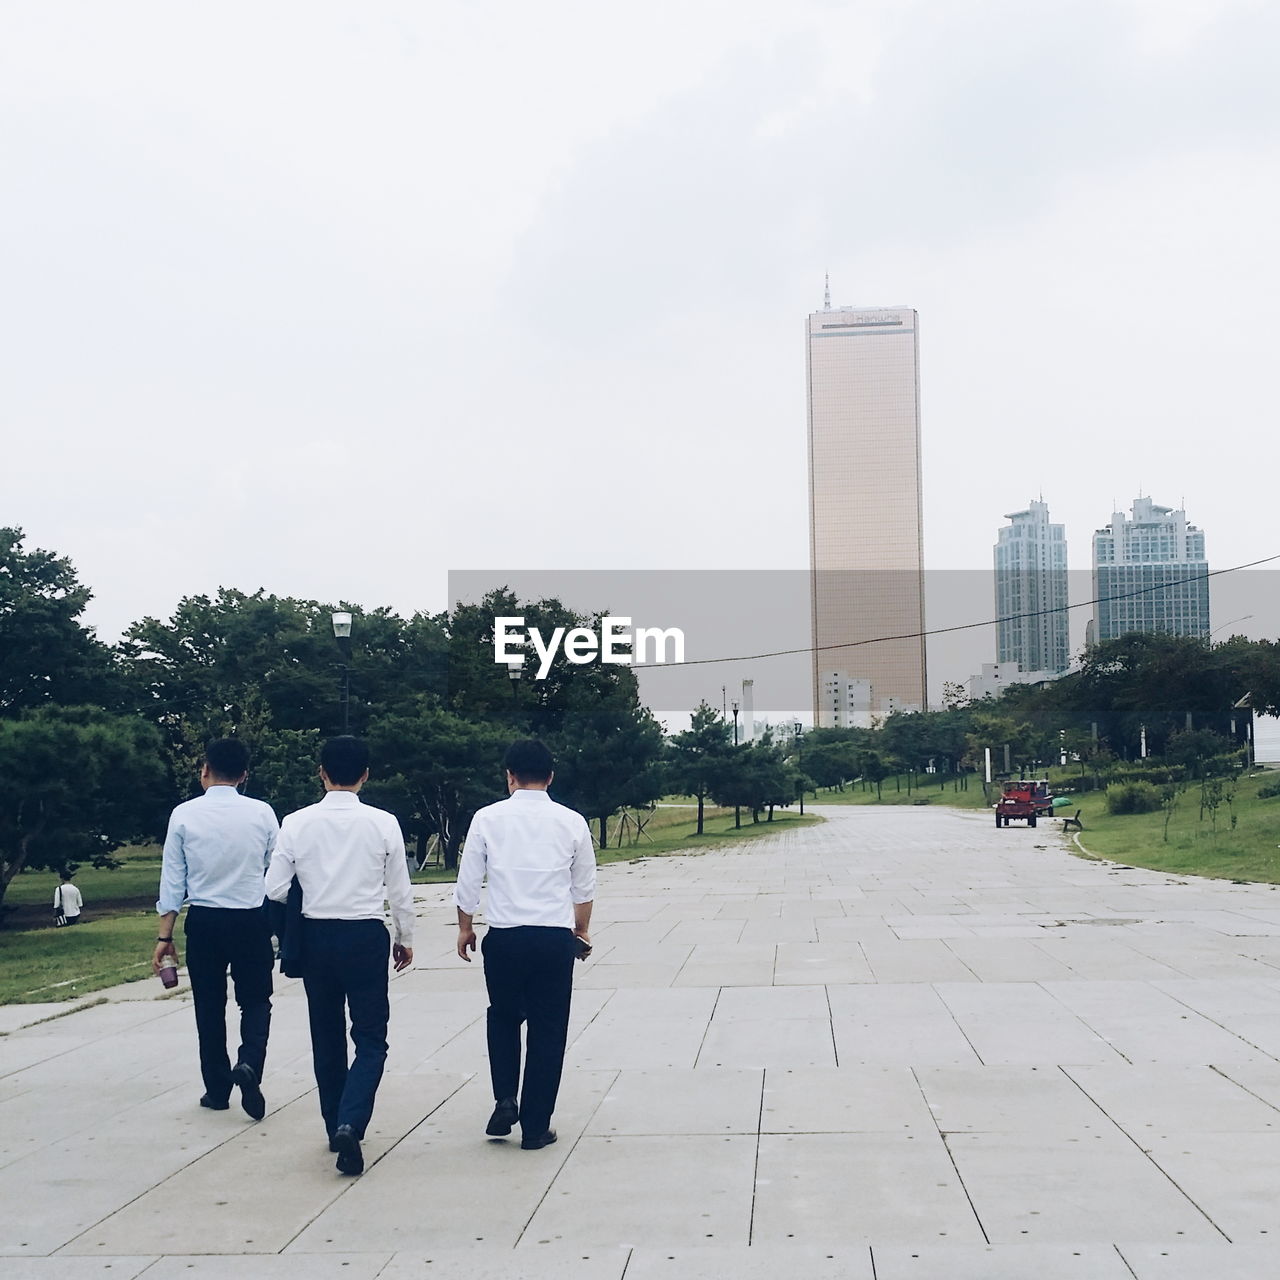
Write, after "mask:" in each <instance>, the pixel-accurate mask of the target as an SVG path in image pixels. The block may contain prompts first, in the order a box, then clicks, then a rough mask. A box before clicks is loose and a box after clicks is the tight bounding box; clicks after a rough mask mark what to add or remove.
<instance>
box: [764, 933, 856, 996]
mask: <svg viewBox="0 0 1280 1280" xmlns="http://www.w3.org/2000/svg"><path fill="white" fill-rule="evenodd" d="M773 981H774V985H775V986H810V985H817V984H822V985H827V984H831V985H838V984H843V983H847V982H872V981H874V978H873V976H872V973H871V966H870V965H869V964H868V963H867V958H866V956H865V955H863V953H862V947H861V946H860V945H859V944H858V943H856V942H844V943H839V942H780V943H779V944H778V954H777V959H776V961H775V963H774V968H773Z"/></svg>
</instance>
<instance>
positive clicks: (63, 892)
mask: <svg viewBox="0 0 1280 1280" xmlns="http://www.w3.org/2000/svg"><path fill="white" fill-rule="evenodd" d="M53 905H54V906H55V907H56V906H59V905H61V907H62V914H63V915H64V916H66V917H67V919H68V920H71V919H74V917H76V916H78V915H79V914H80V908H81V907H83V906H84V899H83V898H82V897H81V896H80V890H79V889H77V888H76V887H75V885H73V884H60V885H59V886H58V887H57V888H56V889H55V890H54V891H53Z"/></svg>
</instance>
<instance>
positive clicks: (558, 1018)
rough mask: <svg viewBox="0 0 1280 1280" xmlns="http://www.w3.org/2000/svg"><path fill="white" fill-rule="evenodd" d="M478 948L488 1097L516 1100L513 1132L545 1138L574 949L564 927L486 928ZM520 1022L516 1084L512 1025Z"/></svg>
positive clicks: (566, 1031) (515, 1036) (569, 994)
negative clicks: (485, 1006) (484, 994)
mask: <svg viewBox="0 0 1280 1280" xmlns="http://www.w3.org/2000/svg"><path fill="white" fill-rule="evenodd" d="M480 950H481V952H482V953H483V955H484V981H485V986H486V987H488V989H489V1015H488V1033H489V1074H490V1076H491V1077H492V1080H493V1096H494V1098H495V1100H497V1099H502V1098H514V1097H516V1095H517V1092H518V1093H519V1097H520V1128H521V1130H522V1132H523V1133H525V1134H526V1135H528V1136H530V1137H537V1136H538V1135H539V1134H542V1133H545V1132H546V1131H547V1129H548V1128H549V1127H550V1125H551V1116H552V1113H553V1112H554V1111H555V1109H556V1095H557V1094H558V1093H559V1092H560V1072H561V1069H562V1068H563V1066H564V1046H565V1041H566V1040H567V1038H568V1035H569V1003H570V1000H571V999H572V997H573V961H574V955H575V946H574V939H573V932H572V930H570V929H551V928H546V927H543V926H538V925H525V926H520V927H518V928H514V929H494V928H490V929H489V930H488V932H487V933H486V934H485V935H484V942H482V943H481V946H480ZM521 1023H525V1024H526V1027H527V1030H526V1033H525V1040H526V1045H525V1050H526V1052H525V1064H524V1085H523V1087H522V1088H520V1089H517V1085H518V1084H519V1081H520V1024H521Z"/></svg>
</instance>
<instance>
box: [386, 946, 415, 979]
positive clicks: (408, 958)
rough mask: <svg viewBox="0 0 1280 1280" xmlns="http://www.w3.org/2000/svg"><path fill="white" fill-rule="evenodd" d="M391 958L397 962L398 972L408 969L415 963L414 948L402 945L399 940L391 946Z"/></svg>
mask: <svg viewBox="0 0 1280 1280" xmlns="http://www.w3.org/2000/svg"><path fill="white" fill-rule="evenodd" d="M391 958H392V960H394V961H395V963H396V972H397V973H399V972H400V970H401V969H407V968H408V967H409V966H410V965H411V964H412V963H413V948H412V947H402V946H401V945H400V944H399V943H398V942H397V943H396V944H395V945H394V946H393V947H392V948H391Z"/></svg>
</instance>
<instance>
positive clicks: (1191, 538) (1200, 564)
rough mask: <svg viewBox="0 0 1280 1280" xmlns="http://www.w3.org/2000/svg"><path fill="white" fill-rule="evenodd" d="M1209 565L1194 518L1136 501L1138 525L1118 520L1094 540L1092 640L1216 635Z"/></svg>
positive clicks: (1121, 514)
mask: <svg viewBox="0 0 1280 1280" xmlns="http://www.w3.org/2000/svg"><path fill="white" fill-rule="evenodd" d="M1208 573H1209V563H1208V561H1207V560H1206V559H1205V554H1204V533H1203V532H1202V531H1201V530H1200V529H1197V528H1196V526H1195V525H1193V524H1188V523H1187V513H1186V512H1185V511H1182V510H1178V511H1174V510H1173V509H1172V508H1171V507H1160V506H1157V505H1156V504H1155V503H1154V502H1152V501H1151V499H1150V498H1135V499H1134V503H1133V518H1132V519H1127V518H1126V517H1125V514H1124V512H1123V511H1116V512H1113V513H1112V516H1111V523H1110V524H1109V525H1107V526H1106V527H1105V528H1103V529H1099V530H1098V531H1097V532H1096V533H1095V534H1094V535H1093V595H1094V598H1095V599H1096V600H1097V601H1098V603H1097V604H1096V605H1094V615H1093V626H1092V627H1091V628H1090V638H1091V639H1092V640H1110V639H1113V638H1114V637H1115V636H1120V635H1124V633H1125V632H1126V631H1164V632H1167V633H1169V634H1170V635H1175V636H1208V634H1209V578H1208Z"/></svg>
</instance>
